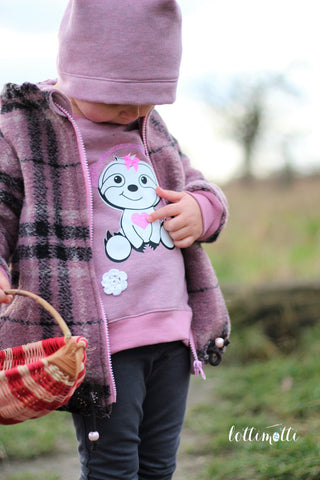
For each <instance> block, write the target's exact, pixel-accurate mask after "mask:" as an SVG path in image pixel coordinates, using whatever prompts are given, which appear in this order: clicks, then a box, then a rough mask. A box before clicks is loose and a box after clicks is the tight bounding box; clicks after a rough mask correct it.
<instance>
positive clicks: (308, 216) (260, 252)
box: [206, 176, 320, 284]
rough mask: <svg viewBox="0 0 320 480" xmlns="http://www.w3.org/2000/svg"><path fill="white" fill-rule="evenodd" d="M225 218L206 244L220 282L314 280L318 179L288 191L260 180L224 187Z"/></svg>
mask: <svg viewBox="0 0 320 480" xmlns="http://www.w3.org/2000/svg"><path fill="white" fill-rule="evenodd" d="M224 191H225V193H226V195H227V198H228V201H229V209H230V217H229V221H228V225H227V227H226V229H225V231H224V232H223V233H222V235H221V238H220V239H219V240H218V241H217V243H216V244H213V245H208V246H207V247H206V250H207V252H208V253H209V256H210V258H211V261H212V264H213V265H214V267H215V269H216V272H217V274H218V277H219V279H220V281H221V282H222V283H230V282H231V283H236V284H257V283H268V282H274V281H277V282H279V281H280V282H281V281H282V282H286V281H292V280H299V281H301V280H311V279H319V277H320V215H319V205H320V177H319V176H315V177H309V178H300V179H298V180H296V181H295V182H294V183H292V184H291V185H289V186H284V185H283V184H281V183H280V182H279V181H276V180H268V181H267V180H266V181H261V182H256V183H253V184H252V185H249V186H245V185H243V184H241V183H240V182H238V183H236V182H234V183H232V184H230V185H227V186H226V187H225V188H224Z"/></svg>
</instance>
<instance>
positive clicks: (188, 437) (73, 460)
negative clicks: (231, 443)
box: [0, 377, 212, 480]
mask: <svg viewBox="0 0 320 480" xmlns="http://www.w3.org/2000/svg"><path fill="white" fill-rule="evenodd" d="M211 388H212V386H211V385H210V382H208V381H207V382H203V381H201V380H200V379H198V378H194V377H192V381H191V388H190V393H189V398H188V409H190V408H191V407H192V406H194V405H197V404H198V403H203V402H206V401H209V396H210V391H211ZM196 442H197V438H195V437H194V435H193V434H192V433H191V432H190V431H188V429H186V428H185V429H184V430H183V434H182V440H181V445H180V450H179V454H178V467H177V470H176V473H175V475H174V477H173V478H174V480H198V478H199V476H200V473H201V471H202V469H203V465H204V463H205V460H206V459H205V457H202V456H194V455H192V454H190V453H188V452H190V451H191V452H192V446H193V445H195V444H196ZM0 469H1V470H0V480H8V479H9V478H10V476H12V475H18V474H19V473H20V474H22V472H24V473H25V474H27V473H28V474H29V476H30V475H35V477H36V478H37V479H38V478H41V477H40V476H39V475H41V473H43V474H44V473H49V472H50V473H52V474H55V475H57V476H59V477H60V479H61V480H77V479H78V478H79V461H78V456H77V452H76V444H75V445H74V448H73V449H72V450H69V451H65V452H63V453H58V454H55V455H54V456H45V457H41V458H35V459H33V460H32V461H28V462H17V461H15V462H4V463H3V464H2V465H1V466H0ZM21 480H22V477H21Z"/></svg>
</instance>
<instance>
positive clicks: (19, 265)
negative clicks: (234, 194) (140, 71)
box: [0, 83, 230, 415]
mask: <svg viewBox="0 0 320 480" xmlns="http://www.w3.org/2000/svg"><path fill="white" fill-rule="evenodd" d="M59 95H60V98H59V102H63V101H64V103H65V105H66V101H67V100H66V99H65V98H64V97H62V96H61V94H58V93H57V92H55V93H54V92H51V93H49V92H43V91H41V90H40V89H39V88H38V87H37V86H36V85H32V84H29V83H25V84H23V85H22V86H17V85H14V84H8V85H6V86H5V87H4V90H3V92H2V95H1V115H0V238H1V241H0V264H1V265H2V267H3V268H4V269H5V270H6V271H7V272H8V275H10V276H11V280H12V286H13V288H17V287H19V288H21V289H25V290H30V291H32V292H34V293H37V294H39V295H41V296H42V297H43V298H45V299H46V300H47V301H49V302H50V303H51V304H52V305H53V306H54V307H55V308H56V309H57V310H58V311H59V313H60V314H61V315H62V317H63V318H64V319H65V321H66V322H67V324H68V326H69V328H70V330H71V331H72V333H73V334H74V335H83V336H84V337H86V338H87V339H88V341H89V346H88V350H87V373H86V378H85V381H84V382H83V384H82V385H81V387H80V388H79V389H78V390H77V391H76V393H75V394H74V396H73V398H72V399H71V401H70V402H69V405H68V409H69V410H71V411H75V412H80V413H81V412H82V413H88V412H89V411H91V410H94V411H95V412H96V413H97V414H98V415H100V414H101V415H103V414H105V412H106V406H107V405H108V404H109V403H110V402H112V399H113V395H112V385H113V383H112V382H113V380H112V372H111V371H110V355H109V349H108V330H107V322H106V319H105V317H104V313H103V311H102V308H101V301H100V298H99V294H98V287H97V280H96V277H95V271H94V266H93V258H92V249H91V241H90V226H89V224H88V214H87V205H86V187H85V180H84V175H83V172H82V165H81V161H80V157H79V151H78V146H77V141H76V136H75V132H74V129H73V126H72V125H71V123H70V121H69V120H68V119H67V118H66V117H64V116H63V115H59V114H58V113H57V111H56V109H55V107H54V99H55V98H57V96H59ZM55 96H56V97H55ZM143 128H144V131H145V133H144V137H145V139H146V141H147V147H148V151H149V155H150V158H151V160H152V163H153V166H154V169H155V171H156V173H157V176H158V181H159V184H160V185H161V186H162V187H163V188H166V189H172V190H177V191H181V190H188V191H196V190H210V191H212V192H213V193H214V194H215V195H217V196H218V197H219V199H220V201H221V202H222V204H223V205H224V207H225V211H224V215H223V218H222V221H221V225H220V227H219V229H218V231H217V232H216V234H215V236H214V237H212V238H211V239H209V241H214V240H215V239H216V237H217V236H218V235H219V233H220V231H221V229H222V228H223V226H224V223H225V221H226V217H227V206H226V201H225V197H224V195H223V193H222V192H221V191H220V189H219V188H218V187H216V186H214V185H211V184H208V183H207V182H206V181H205V180H204V179H203V177H202V176H201V174H200V173H199V172H198V171H197V170H195V169H193V168H192V167H191V166H190V164H189V161H188V159H187V158H186V157H185V156H183V155H182V154H181V153H180V151H179V148H178V145H177V143H176V141H175V140H174V139H173V138H172V137H171V135H170V134H169V133H168V131H167V129H166V126H165V124H164V123H163V121H162V119H161V118H160V117H159V115H158V114H157V113H156V112H153V113H152V114H151V116H150V117H149V118H148V120H147V121H145V124H144V127H143ZM183 254H184V258H185V267H186V278H187V285H188V293H189V303H190V305H191V307H192V310H193V320H192V330H193V334H194V338H195V344H196V348H197V352H198V355H199V359H200V360H202V361H203V362H204V363H207V362H208V351H207V350H208V346H210V345H212V342H214V339H215V338H216V337H217V336H219V337H224V338H227V337H228V335H229V329H230V325H229V317H228V313H227V310H226V307H225V303H224V300H223V297H222V294H221V291H220V288H219V285H218V282H217V279H216V276H215V273H214V271H213V269H212V266H211V263H210V261H209V259H208V257H207V255H206V254H205V252H204V250H203V249H202V247H201V246H200V244H199V243H195V244H194V245H193V246H192V247H189V248H187V249H184V250H183ZM1 313H2V316H1V318H0V349H4V348H7V347H12V346H16V345H22V344H25V343H29V342H34V341H38V340H41V339H42V338H50V337H55V336H61V332H60V331H59V327H58V326H57V325H56V324H55V321H54V320H53V319H52V318H50V316H49V314H47V312H45V311H44V310H43V309H41V308H39V307H38V306H37V305H35V304H34V303H32V301H30V300H28V299H26V298H24V297H18V296H17V297H15V298H14V300H13V301H12V302H11V304H10V305H9V306H3V307H2V312H1ZM106 315H107V316H108V312H106Z"/></svg>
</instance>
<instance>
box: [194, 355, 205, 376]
mask: <svg viewBox="0 0 320 480" xmlns="http://www.w3.org/2000/svg"><path fill="white" fill-rule="evenodd" d="M193 370H194V374H195V376H196V377H199V375H200V374H201V377H202V378H203V380H206V379H207V377H206V374H205V373H204V371H203V368H202V362H200V360H198V359H197V360H195V361H194V362H193Z"/></svg>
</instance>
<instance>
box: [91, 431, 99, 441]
mask: <svg viewBox="0 0 320 480" xmlns="http://www.w3.org/2000/svg"><path fill="white" fill-rule="evenodd" d="M99 437H100V435H99V432H89V434H88V438H89V440H90V442H96V441H97V440H99Z"/></svg>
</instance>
